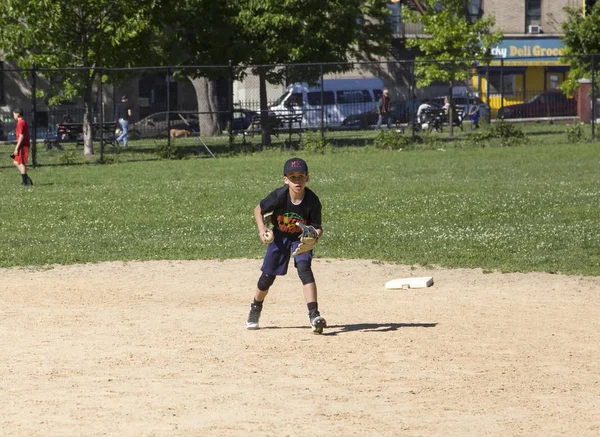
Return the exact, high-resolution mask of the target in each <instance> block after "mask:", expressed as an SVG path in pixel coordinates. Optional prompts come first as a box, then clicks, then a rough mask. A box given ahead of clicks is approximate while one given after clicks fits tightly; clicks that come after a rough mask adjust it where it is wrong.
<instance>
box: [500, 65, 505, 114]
mask: <svg viewBox="0 0 600 437" xmlns="http://www.w3.org/2000/svg"><path fill="white" fill-rule="evenodd" d="M500 108H504V58H501V59H500Z"/></svg>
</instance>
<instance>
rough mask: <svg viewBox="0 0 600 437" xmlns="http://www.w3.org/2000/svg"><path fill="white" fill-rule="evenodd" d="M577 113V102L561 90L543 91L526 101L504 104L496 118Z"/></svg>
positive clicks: (570, 114) (556, 115) (571, 114)
mask: <svg viewBox="0 0 600 437" xmlns="http://www.w3.org/2000/svg"><path fill="white" fill-rule="evenodd" d="M575 115H577V102H576V101H575V99H571V98H569V97H567V96H566V95H565V94H564V93H563V92H562V91H558V90H554V91H545V92H543V93H541V94H537V95H535V96H534V97H533V98H531V99H530V100H529V101H528V102H527V103H519V104H517V105H509V106H504V107H503V108H500V109H499V110H498V118H533V117H568V116H575Z"/></svg>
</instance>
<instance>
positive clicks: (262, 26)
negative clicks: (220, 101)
mask: <svg viewBox="0 0 600 437" xmlns="http://www.w3.org/2000/svg"><path fill="white" fill-rule="evenodd" d="M387 3H388V0H371V1H368V2H365V1H362V0H231V1H228V2H215V1H214V0H188V1H184V2H172V1H168V0H165V1H164V2H163V5H162V9H163V10H164V13H163V12H162V11H159V12H160V13H159V14H156V18H157V20H158V22H160V23H162V24H164V26H165V29H166V30H165V32H164V38H163V40H162V47H163V52H164V59H165V61H167V60H168V62H170V63H172V64H178V65H226V64H227V62H228V61H229V60H231V61H232V63H233V65H234V66H235V68H233V70H232V73H233V75H234V77H236V78H238V79H242V78H243V77H244V74H246V72H247V71H248V69H249V71H251V72H252V74H255V75H258V76H259V82H260V105H261V109H262V114H263V116H264V117H265V118H264V119H263V123H262V126H263V127H265V126H268V123H266V120H267V119H266V117H267V83H271V84H278V83H282V82H284V80H286V79H287V80H288V81H294V80H300V79H301V80H303V81H310V80H313V81H316V80H318V78H319V75H320V69H319V68H318V67H314V68H309V67H305V68H302V69H300V68H298V69H287V70H286V69H283V68H281V64H290V63H315V62H323V63H334V64H329V65H326V66H325V68H324V70H323V72H324V73H328V72H335V71H343V70H345V69H347V68H349V65H347V64H344V63H346V62H348V61H355V60H365V59H372V58H373V57H374V56H377V55H384V54H386V53H387V51H388V47H389V42H390V39H391V30H390V28H389V26H388V25H387V22H386V20H387V17H388V15H389V11H388V9H387V8H386V5H387ZM167 11H168V14H167V13H166V12H167ZM199 17H200V19H201V21H202V25H199ZM158 22H157V24H158ZM276 64H279V66H277V65H276ZM185 74H186V75H188V76H189V77H190V78H191V79H192V83H193V84H194V86H195V87H196V93H197V97H198V104H199V109H200V112H206V111H207V112H212V110H211V108H213V106H214V95H213V94H214V93H213V90H214V85H213V84H212V80H213V79H215V78H216V77H219V74H220V75H221V76H222V74H223V72H222V70H221V71H218V70H211V69H207V68H202V69H200V70H197V69H196V70H193V69H186V70H185ZM203 120H204V122H203ZM213 123H214V120H213V119H211V118H210V115H209V114H205V115H204V116H201V130H202V131H204V132H211V131H212V130H214V127H213V128H211V124H213ZM269 142H270V134H269V131H268V129H263V144H269Z"/></svg>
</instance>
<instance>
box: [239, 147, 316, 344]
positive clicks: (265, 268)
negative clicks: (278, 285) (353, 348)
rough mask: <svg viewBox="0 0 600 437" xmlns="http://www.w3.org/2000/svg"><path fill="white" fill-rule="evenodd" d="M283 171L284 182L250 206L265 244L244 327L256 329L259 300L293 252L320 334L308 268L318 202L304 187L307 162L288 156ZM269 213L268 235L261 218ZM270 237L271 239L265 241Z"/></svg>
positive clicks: (312, 322) (310, 315)
mask: <svg viewBox="0 0 600 437" xmlns="http://www.w3.org/2000/svg"><path fill="white" fill-rule="evenodd" d="M283 175H284V177H283V182H284V183H285V185H284V186H283V187H281V188H278V189H276V190H274V191H273V192H271V193H270V194H269V195H268V196H267V197H265V198H264V199H263V200H261V201H260V203H259V204H258V205H257V206H256V208H254V218H255V219H256V226H257V227H258V234H259V236H260V238H261V240H262V241H263V243H268V246H267V253H266V254H265V258H264V260H263V265H262V268H261V270H262V274H261V276H260V278H259V279H258V284H257V286H256V292H255V294H254V302H252V304H251V305H250V314H248V320H247V321H246V328H247V329H258V321H259V319H260V314H261V311H262V309H263V302H264V300H265V297H266V296H267V293H268V292H269V288H270V287H271V285H273V282H274V281H275V278H276V277H277V276H283V275H285V274H286V273H287V270H288V264H289V261H290V257H291V256H294V266H295V267H296V269H297V271H298V276H299V277H300V280H301V281H302V287H303V291H304V298H305V300H306V305H307V307H308V319H309V321H310V326H311V328H312V330H313V332H314V333H315V334H322V333H323V328H325V327H326V326H327V323H326V322H325V319H324V318H323V317H321V314H319V305H318V303H317V285H316V284H315V278H314V276H313V272H312V269H311V262H312V247H314V245H315V244H316V242H317V241H318V239H319V238H320V237H321V236H322V235H323V229H322V227H321V202H320V201H319V198H318V197H317V195H316V194H315V193H314V192H312V191H311V190H309V189H308V188H306V183H307V182H308V180H309V176H308V166H307V165H306V162H305V161H304V160H303V159H300V158H292V159H289V160H288V161H287V162H286V163H285V165H284V166H283ZM269 213H272V214H271V216H270V223H271V224H272V225H273V232H272V235H270V233H269V232H268V227H267V225H266V224H265V221H264V219H263V217H264V216H265V215H267V214H269ZM271 238H273V241H272V242H269V240H270V239H271Z"/></svg>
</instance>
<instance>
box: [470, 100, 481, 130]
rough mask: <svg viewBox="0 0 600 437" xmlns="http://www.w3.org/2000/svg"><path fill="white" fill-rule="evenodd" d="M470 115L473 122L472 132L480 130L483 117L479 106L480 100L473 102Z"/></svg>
mask: <svg viewBox="0 0 600 437" xmlns="http://www.w3.org/2000/svg"><path fill="white" fill-rule="evenodd" d="M468 115H469V120H470V121H471V130H472V129H473V128H475V129H479V118H480V117H481V108H480V106H479V100H478V99H477V98H475V99H473V100H472V101H471V105H470V106H469V112H468Z"/></svg>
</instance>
